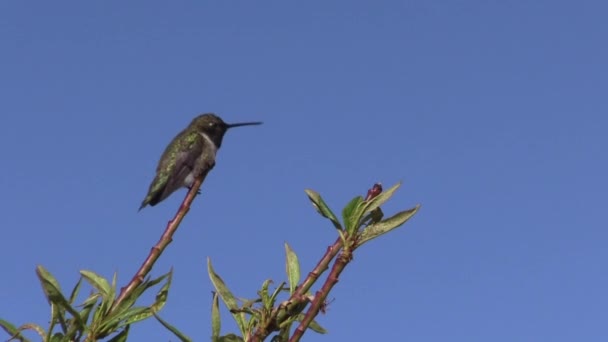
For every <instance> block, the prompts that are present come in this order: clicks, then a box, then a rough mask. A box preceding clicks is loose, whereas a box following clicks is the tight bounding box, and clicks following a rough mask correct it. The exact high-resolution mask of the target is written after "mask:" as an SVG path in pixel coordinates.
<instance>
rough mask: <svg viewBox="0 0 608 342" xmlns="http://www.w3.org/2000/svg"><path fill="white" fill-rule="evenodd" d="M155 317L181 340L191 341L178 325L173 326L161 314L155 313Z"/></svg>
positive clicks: (183, 341) (184, 341)
mask: <svg viewBox="0 0 608 342" xmlns="http://www.w3.org/2000/svg"><path fill="white" fill-rule="evenodd" d="M154 317H156V319H157V320H158V321H159V322H160V324H162V325H163V326H164V327H165V328H167V330H169V331H170V332H172V333H173V334H174V335H175V336H176V337H177V338H179V340H180V341H182V342H191V341H192V340H191V339H190V338H189V337H188V336H186V335H184V334H183V333H182V332H181V331H179V330H178V329H177V328H176V327H174V326H172V325H171V324H169V323H168V322H167V321H165V320H163V319H162V318H160V316H158V315H157V314H154ZM212 341H215V340H212Z"/></svg>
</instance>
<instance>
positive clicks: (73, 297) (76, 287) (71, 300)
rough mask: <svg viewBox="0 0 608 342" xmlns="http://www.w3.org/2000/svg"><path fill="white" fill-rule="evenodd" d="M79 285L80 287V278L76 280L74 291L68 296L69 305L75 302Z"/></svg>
mask: <svg viewBox="0 0 608 342" xmlns="http://www.w3.org/2000/svg"><path fill="white" fill-rule="evenodd" d="M80 285H82V277H80V278H79V279H78V282H77V283H76V286H74V289H72V293H71V294H70V301H69V303H70V305H72V304H74V301H76V297H77V296H78V292H80Z"/></svg>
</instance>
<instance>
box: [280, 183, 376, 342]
mask: <svg viewBox="0 0 608 342" xmlns="http://www.w3.org/2000/svg"><path fill="white" fill-rule="evenodd" d="M381 192H382V185H381V184H379V183H376V184H374V186H373V187H372V188H371V189H369V190H368V191H367V195H366V196H365V201H369V200H371V199H373V198H374V197H376V196H378V195H379V194H380V193H381ZM356 238H357V234H356V233H355V234H354V236H347V237H346V243H347V247H348V248H343V249H342V252H341V253H340V255H339V256H338V258H337V259H336V262H334V265H333V266H332V268H331V271H330V272H329V275H328V276H327V278H326V279H325V283H323V286H322V287H321V289H320V290H319V291H317V292H316V293H315V298H314V300H313V301H312V304H311V305H310V307H309V308H308V311H307V312H306V315H304V319H302V321H301V322H300V324H299V325H298V327H297V328H296V330H295V331H294V333H293V335H292V336H291V338H290V339H289V342H298V341H300V339H301V338H302V336H303V335H304V333H305V332H306V329H307V328H308V326H309V325H310V323H311V322H312V321H313V319H314V318H315V317H316V316H317V315H318V314H319V311H320V310H321V308H322V307H323V305H324V303H325V301H326V299H327V296H328V295H329V292H330V291H331V289H332V288H333V287H334V285H336V283H338V279H339V277H340V274H341V273H342V271H344V268H345V267H346V265H347V264H348V263H349V262H350V261H351V260H352V259H353V252H354V250H355V249H356V248H357V247H356V245H355V243H354V242H355V241H356ZM338 240H339V242H340V247H343V246H342V242H341V239H340V238H338ZM336 243H338V241H336ZM335 253H337V251H336V252H335ZM326 255H327V253H326ZM334 256H335V254H334ZM324 257H325V256H324ZM332 259H333V256H332ZM330 260H331V259H330ZM317 266H318V265H317ZM326 267H327V265H326ZM326 269H327V268H325V269H323V271H325V270H326ZM315 280H316V279H315Z"/></svg>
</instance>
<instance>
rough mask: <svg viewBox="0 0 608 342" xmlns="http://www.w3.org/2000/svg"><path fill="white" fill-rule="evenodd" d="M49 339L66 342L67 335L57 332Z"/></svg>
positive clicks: (55, 341)
mask: <svg viewBox="0 0 608 342" xmlns="http://www.w3.org/2000/svg"><path fill="white" fill-rule="evenodd" d="M48 341H50V342H65V341H66V336H65V335H63V334H62V333H55V334H53V336H51V337H50V338H49V339H48Z"/></svg>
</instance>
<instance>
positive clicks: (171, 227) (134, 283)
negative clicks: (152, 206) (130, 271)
mask: <svg viewBox="0 0 608 342" xmlns="http://www.w3.org/2000/svg"><path fill="white" fill-rule="evenodd" d="M207 173H209V171H207V172H205V173H204V174H203V175H202V176H201V177H199V178H197V179H195V180H194V183H193V184H192V186H191V187H190V191H188V194H186V198H184V200H183V201H182V204H181V205H180V207H179V209H178V210H177V213H176V214H175V216H174V217H173V219H172V220H171V221H169V222H168V223H167V228H166V229H165V231H164V233H163V235H162V236H161V237H160V240H158V242H157V243H156V245H154V247H152V249H151V250H150V254H148V257H147V258H146V260H144V262H143V263H142V264H141V266H140V267H139V270H138V271H137V272H136V273H135V275H134V276H133V278H132V279H131V281H130V282H129V283H128V284H127V285H126V286H125V287H123V288H121V289H120V295H119V296H118V298H117V299H116V300H115V301H114V304H112V308H111V309H110V312H112V311H114V310H116V308H118V307H119V306H120V304H121V303H122V302H123V301H124V300H125V299H126V298H128V297H129V295H131V294H132V293H133V291H134V290H135V289H136V288H137V287H138V286H139V285H140V284H141V283H143V281H144V279H145V277H146V276H147V275H148V273H149V272H150V270H151V269H152V266H154V263H156V260H158V258H159V257H160V255H161V254H162V253H163V251H164V250H165V248H167V246H168V245H169V244H170V243H171V241H173V234H174V233H175V231H177V228H178V227H179V224H180V223H181V222H182V219H183V218H184V216H186V214H187V213H188V211H189V210H190V205H191V204H192V201H193V200H194V197H196V194H197V192H198V190H199V189H200V187H201V184H202V183H203V181H204V180H205V177H207Z"/></svg>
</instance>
